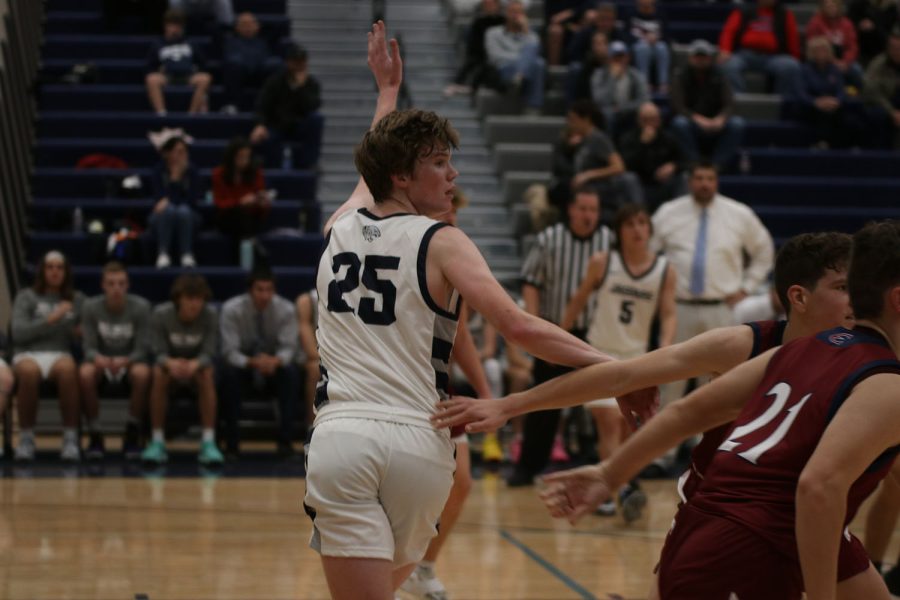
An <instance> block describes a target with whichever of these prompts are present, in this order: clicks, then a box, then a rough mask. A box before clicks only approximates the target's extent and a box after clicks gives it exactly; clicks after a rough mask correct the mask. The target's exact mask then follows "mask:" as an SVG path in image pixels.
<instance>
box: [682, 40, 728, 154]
mask: <svg viewBox="0 0 900 600" xmlns="http://www.w3.org/2000/svg"><path fill="white" fill-rule="evenodd" d="M715 54H716V48H715V46H713V45H712V44H710V43H709V42H707V41H706V40H699V39H698V40H694V41H693V42H691V45H690V48H689V49H688V55H689V56H688V63H687V65H686V66H684V67H683V68H682V69H680V70H679V71H678V72H677V73H676V74H675V77H674V78H673V80H672V89H671V94H670V103H671V107H672V113H673V115H674V118H673V119H672V131H673V133H674V134H675V136H676V137H677V138H678V141H679V142H680V143H681V147H682V149H683V150H684V152H685V154H686V155H687V156H686V158H687V159H688V160H691V161H695V160H698V159H699V158H700V157H701V156H709V157H711V159H712V162H713V163H715V165H716V166H717V167H718V168H719V169H722V168H725V167H726V166H727V165H728V164H729V163H730V162H731V160H732V158H733V157H734V155H735V154H736V153H737V149H738V147H739V146H740V144H741V139H742V138H743V135H744V120H743V119H742V118H741V117H737V116H735V115H733V114H732V112H733V110H734V94H733V93H732V90H731V85H730V84H729V83H728V79H727V78H726V77H725V76H724V74H723V73H722V71H721V69H720V68H719V67H718V66H717V65H716V64H714V57H715Z"/></svg>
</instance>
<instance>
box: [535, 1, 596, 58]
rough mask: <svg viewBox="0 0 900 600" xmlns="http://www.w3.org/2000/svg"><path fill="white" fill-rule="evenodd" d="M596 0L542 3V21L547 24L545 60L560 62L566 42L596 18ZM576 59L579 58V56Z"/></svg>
mask: <svg viewBox="0 0 900 600" xmlns="http://www.w3.org/2000/svg"><path fill="white" fill-rule="evenodd" d="M595 4H596V0H559V1H556V2H545V3H544V23H546V25H547V62H548V63H549V64H551V65H558V64H560V63H562V59H563V49H564V48H565V47H566V42H567V41H570V40H571V37H572V36H573V35H575V34H577V33H578V32H579V31H580V30H581V29H583V28H584V27H589V26H590V25H591V23H593V22H594V20H595V19H596V13H595V11H594V5H595ZM578 60H581V58H580V57H579V59H578Z"/></svg>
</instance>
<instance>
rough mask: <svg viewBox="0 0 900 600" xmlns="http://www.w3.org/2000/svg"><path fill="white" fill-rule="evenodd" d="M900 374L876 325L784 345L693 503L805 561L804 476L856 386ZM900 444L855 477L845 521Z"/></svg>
mask: <svg viewBox="0 0 900 600" xmlns="http://www.w3.org/2000/svg"><path fill="white" fill-rule="evenodd" d="M886 372H887V373H897V374H900V362H898V361H897V356H896V355H895V354H894V352H893V351H892V350H891V347H890V345H889V344H888V342H887V341H886V340H885V339H884V337H883V336H882V335H881V334H880V333H878V332H876V331H874V330H872V329H869V328H865V327H857V328H856V329H854V330H852V331H851V330H848V329H844V328H840V327H839V328H836V329H830V330H827V331H824V332H821V333H819V334H817V335H815V336H810V337H806V338H801V339H798V340H795V341H793V342H791V343H789V344H786V345H785V346H783V347H782V348H781V349H780V350H779V351H778V352H776V354H775V355H774V356H773V357H772V360H771V362H770V363H769V366H768V368H767V369H766V373H765V377H764V379H763V381H762V384H761V385H760V386H759V387H758V388H757V389H756V391H755V392H754V393H753V396H752V397H751V399H750V401H749V402H748V403H747V405H746V406H745V407H744V409H743V410H742V411H741V414H740V416H738V418H737V420H735V422H734V425H733V428H732V429H730V430H729V432H728V436H727V439H726V440H725V441H723V442H722V443H721V444H720V445H719V447H718V450H719V451H718V452H716V454H715V456H714V457H713V460H712V462H711V463H710V464H709V466H708V468H707V470H706V474H705V475H706V478H705V479H704V481H703V482H702V483H701V485H700V488H699V489H698V490H697V492H696V493H695V494H694V496H693V497H692V498H691V501H690V505H692V506H693V507H694V508H695V509H697V510H699V511H701V512H705V513H707V514H712V515H716V516H719V517H722V518H725V519H728V520H731V521H732V522H735V523H737V524H740V525H742V526H743V527H745V528H746V529H748V530H749V531H752V532H754V533H755V534H756V535H758V536H759V537H760V538H762V539H764V540H766V541H767V542H769V543H770V544H771V545H772V546H773V548H775V549H776V550H777V551H778V552H779V553H780V554H781V555H782V556H785V557H787V558H789V559H791V560H793V561H799V558H798V556H797V542H796V538H795V535H794V520H795V504H794V499H795V496H796V492H797V481H798V479H799V477H800V473H801V472H802V471H803V468H804V466H805V465H806V463H807V461H808V460H809V457H810V456H811V455H812V453H813V451H814V450H815V449H816V446H817V445H818V443H819V440H820V439H821V437H822V434H823V433H824V431H825V429H826V428H827V427H828V424H829V423H830V422H831V419H832V418H833V417H834V415H835V413H836V412H837V411H838V409H839V408H840V407H841V405H842V404H843V402H844V401H845V400H846V399H847V397H848V396H849V395H850V393H851V392H852V390H853V388H854V386H856V385H857V384H859V383H860V382H861V381H863V380H864V379H866V378H868V377H870V376H872V375H874V374H876V373H886ZM898 449H900V448H897V447H895V448H892V449H890V450H889V451H887V452H885V453H884V454H883V455H882V456H881V457H879V458H878V460H876V461H875V462H874V463H873V464H872V465H871V466H870V467H869V468H868V469H867V470H866V472H865V473H863V474H862V475H860V477H859V478H858V479H857V480H856V481H855V482H854V483H853V485H852V486H851V488H850V493H849V494H848V498H847V515H846V519H845V524H846V523H849V522H850V521H851V520H852V519H853V517H854V515H855V514H856V511H857V509H858V508H859V505H860V503H861V502H862V501H863V500H864V499H865V498H866V497H867V496H868V495H869V494H870V493H871V492H872V490H873V489H874V488H875V486H876V485H877V484H878V482H879V481H880V480H881V479H882V478H883V477H884V476H885V475H886V474H887V472H888V469H889V468H890V466H891V463H893V460H894V457H895V455H896V454H897V451H898Z"/></svg>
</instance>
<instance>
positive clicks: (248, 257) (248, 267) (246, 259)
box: [240, 240, 253, 271]
mask: <svg viewBox="0 0 900 600" xmlns="http://www.w3.org/2000/svg"><path fill="white" fill-rule="evenodd" d="M240 261H241V268H242V269H244V270H245V271H252V270H253V240H241V258H240Z"/></svg>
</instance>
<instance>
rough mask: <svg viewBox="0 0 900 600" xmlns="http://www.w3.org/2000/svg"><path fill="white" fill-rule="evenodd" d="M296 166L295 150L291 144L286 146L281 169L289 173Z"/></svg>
mask: <svg viewBox="0 0 900 600" xmlns="http://www.w3.org/2000/svg"><path fill="white" fill-rule="evenodd" d="M293 166H294V150H293V149H292V148H291V145H290V144H285V145H284V152H283V154H282V157H281V168H282V169H284V170H285V171H289V170H290V169H291V168H292V167H293Z"/></svg>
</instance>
